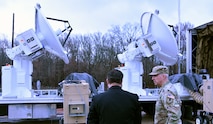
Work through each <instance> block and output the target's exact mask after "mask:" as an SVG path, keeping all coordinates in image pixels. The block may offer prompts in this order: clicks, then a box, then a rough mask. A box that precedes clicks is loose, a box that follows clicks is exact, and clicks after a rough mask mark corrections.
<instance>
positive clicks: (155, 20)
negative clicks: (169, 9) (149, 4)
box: [141, 12, 178, 65]
mask: <svg viewBox="0 0 213 124" xmlns="http://www.w3.org/2000/svg"><path fill="white" fill-rule="evenodd" d="M141 27H142V33H143V35H148V34H151V36H152V37H153V38H154V39H155V40H156V41H157V42H158V44H159V45H160V48H161V50H160V51H159V52H157V53H155V54H154V56H156V57H157V58H158V59H159V60H160V61H162V62H164V64H165V65H173V64H175V63H176V62H177V59H178V47H177V42H176V40H175V38H174V35H173V33H172V31H171V30H170V29H169V27H168V26H167V25H166V24H165V23H164V22H163V21H162V20H161V19H160V18H159V17H158V16H157V15H155V14H153V13H150V12H145V13H143V15H142V16H141Z"/></svg>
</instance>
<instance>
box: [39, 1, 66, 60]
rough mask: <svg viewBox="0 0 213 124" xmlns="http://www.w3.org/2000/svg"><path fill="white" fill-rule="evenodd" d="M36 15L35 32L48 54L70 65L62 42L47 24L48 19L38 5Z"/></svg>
mask: <svg viewBox="0 0 213 124" xmlns="http://www.w3.org/2000/svg"><path fill="white" fill-rule="evenodd" d="M35 8H36V13H35V24H36V25H35V32H36V34H37V36H38V38H39V40H40V41H41V43H42V45H43V47H44V48H45V50H47V51H48V52H50V53H52V54H54V55H56V56H58V57H59V58H61V59H62V60H64V62H65V63H66V64H68V63H69V59H68V57H67V52H66V51H65V50H64V48H63V47H62V45H61V43H60V41H59V40H58V38H57V36H56V34H55V33H54V32H53V29H52V28H51V26H50V25H49V23H48V22H47V19H46V17H44V16H43V14H42V12H41V10H40V8H41V7H40V5H39V4H37V5H36V6H35Z"/></svg>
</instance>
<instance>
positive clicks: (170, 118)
mask: <svg viewBox="0 0 213 124" xmlns="http://www.w3.org/2000/svg"><path fill="white" fill-rule="evenodd" d="M168 74H169V70H168V68H167V67H166V66H155V67H154V68H153V69H152V72H151V73H150V74H149V75H150V76H152V80H153V82H154V84H155V85H157V86H159V87H160V90H159V98H158V100H157V101H156V105H155V117H154V124H182V121H181V115H182V112H181V100H180V97H179V96H178V93H177V90H176V89H175V87H174V86H173V85H172V84H171V83H170V82H169V80H168V76H169V75H168Z"/></svg>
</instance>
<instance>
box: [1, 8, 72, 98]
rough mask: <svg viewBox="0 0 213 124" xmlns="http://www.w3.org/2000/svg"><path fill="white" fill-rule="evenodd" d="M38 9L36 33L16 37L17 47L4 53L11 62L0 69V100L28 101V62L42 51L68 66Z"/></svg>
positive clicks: (30, 83) (30, 30)
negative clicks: (5, 98)
mask: <svg viewBox="0 0 213 124" xmlns="http://www.w3.org/2000/svg"><path fill="white" fill-rule="evenodd" d="M40 8H41V7H40V5H39V4H37V5H36V6H35V9H36V14H35V30H36V31H34V30H33V29H29V30H27V31H25V32H23V33H21V34H19V35H17V37H16V42H17V43H18V44H17V46H15V47H13V48H12V49H6V53H7V56H8V57H9V58H10V59H12V60H14V61H13V65H12V66H11V65H10V66H4V67H3V69H2V73H3V76H2V96H3V97H17V98H21V97H32V91H31V90H32V72H33V63H32V61H33V60H34V59H35V58H38V57H40V56H41V55H43V51H44V50H46V51H48V52H50V53H52V54H54V55H56V56H58V57H59V58H61V59H63V60H64V62H65V63H66V64H68V63H69V59H68V57H67V53H66V51H65V50H64V49H63V47H62V45H61V43H60V41H59V40H58V38H57V36H56V34H55V33H54V32H53V30H52V28H51V27H50V25H49V23H48V22H47V19H46V17H44V16H43V14H42V13H41V10H40ZM8 79H10V80H8Z"/></svg>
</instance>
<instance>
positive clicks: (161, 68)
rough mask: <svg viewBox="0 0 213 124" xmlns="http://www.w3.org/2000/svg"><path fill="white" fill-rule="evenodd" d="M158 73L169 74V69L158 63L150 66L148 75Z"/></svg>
mask: <svg viewBox="0 0 213 124" xmlns="http://www.w3.org/2000/svg"><path fill="white" fill-rule="evenodd" d="M158 74H169V69H168V67H166V66H163V65H158V66H155V67H153V68H152V72H151V73H149V75H150V76H153V75H158Z"/></svg>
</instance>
